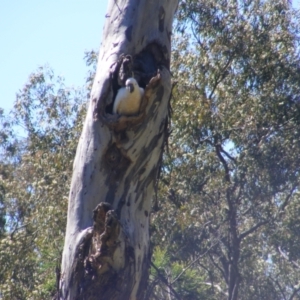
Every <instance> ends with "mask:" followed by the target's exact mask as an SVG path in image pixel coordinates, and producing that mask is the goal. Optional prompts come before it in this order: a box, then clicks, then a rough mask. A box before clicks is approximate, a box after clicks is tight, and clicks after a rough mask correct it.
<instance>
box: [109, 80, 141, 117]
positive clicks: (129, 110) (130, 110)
mask: <svg viewBox="0 0 300 300" xmlns="http://www.w3.org/2000/svg"><path fill="white" fill-rule="evenodd" d="M143 95H144V89H143V88H141V87H139V84H138V83H137V81H136V80H135V79H134V78H128V79H127V80H126V83H125V87H122V88H120V89H119V90H118V93H117V96H116V99H115V102H114V107H113V113H114V114H119V115H125V116H130V115H134V114H137V113H138V112H139V109H140V105H141V100H142V97H143Z"/></svg>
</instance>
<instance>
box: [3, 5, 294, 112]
mask: <svg viewBox="0 0 300 300" xmlns="http://www.w3.org/2000/svg"><path fill="white" fill-rule="evenodd" d="M107 4H108V0H73V1H72V0H48V1H46V0H0V38H1V47H0V58H1V59H0V68H1V71H0V107H2V108H4V109H5V111H6V112H8V111H9V110H10V109H11V108H12V106H13V103H14V100H15V95H16V93H17V92H18V90H20V89H21V88H22V87H23V85H24V84H25V82H26V81H27V78H28V76H29V75H30V73H32V72H34V71H35V70H36V69H37V68H38V66H42V65H45V64H48V65H49V66H50V67H52V68H53V69H54V72H55V74H56V75H62V76H63V77H65V84H66V85H69V86H70V85H74V86H82V85H83V84H84V78H85V75H86V72H87V67H86V66H85V62H84V60H83V56H84V51H85V50H92V49H94V50H98V48H99V47H100V42H101V35H102V30H103V25H104V21H105V14H106V9H107ZM293 5H294V6H295V7H298V8H299V0H294V1H293Z"/></svg>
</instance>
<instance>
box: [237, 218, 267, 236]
mask: <svg viewBox="0 0 300 300" xmlns="http://www.w3.org/2000/svg"><path fill="white" fill-rule="evenodd" d="M267 223H268V221H262V222H259V223H257V224H256V225H255V226H253V227H251V228H250V229H248V230H246V231H244V232H243V233H241V234H240V236H239V237H238V239H239V240H240V241H241V240H242V239H244V238H245V237H246V236H247V235H249V234H251V233H252V232H254V231H255V230H256V229H258V228H259V227H261V226H263V225H265V224H267Z"/></svg>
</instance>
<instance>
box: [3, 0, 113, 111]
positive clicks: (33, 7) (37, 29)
mask: <svg viewBox="0 0 300 300" xmlns="http://www.w3.org/2000/svg"><path fill="white" fill-rule="evenodd" d="M107 4H108V0H50V1H49V0H48V1H46V0H1V1H0V38H1V47H0V58H1V59H0V68H1V71H0V107H2V108H4V109H5V112H8V111H9V110H10V109H11V108H12V106H13V102H14V100H15V96H16V93H17V92H18V90H20V89H21V88H22V87H23V85H24V84H25V82H26V81H27V78H28V76H29V75H30V73H32V72H34V71H35V70H36V69H37V68H38V66H42V65H45V64H48V65H49V66H50V67H51V68H53V69H54V72H55V74H56V75H62V76H63V77H65V84H66V85H69V86H70V85H75V86H82V85H83V84H84V78H85V76H86V72H87V67H86V66H85V61H84V60H83V57H84V51H85V50H92V49H94V50H98V48H99V47H100V42H101V35H102V30H103V25H104V20H105V14H106V9H107Z"/></svg>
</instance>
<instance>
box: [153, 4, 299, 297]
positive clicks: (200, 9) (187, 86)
mask: <svg viewBox="0 0 300 300" xmlns="http://www.w3.org/2000/svg"><path fill="white" fill-rule="evenodd" d="M177 17H178V18H177V29H178V32H182V33H183V34H179V35H178V37H177V41H176V45H174V47H173V49H174V51H173V60H172V62H173V65H172V71H173V75H174V81H175V82H176V86H175V88H174V90H173V99H174V100H173V104H172V107H173V118H172V135H171V137H170V140H169V152H168V155H166V157H165V159H164V162H165V164H164V167H163V168H162V175H163V176H162V181H161V194H160V197H159V198H160V199H161V201H159V203H160V206H161V210H160V211H159V212H158V213H157V214H156V215H154V217H153V218H154V228H153V230H154V235H153V243H154V245H155V246H154V247H155V250H154V257H153V258H154V264H155V265H156V267H157V269H158V271H157V270H156V269H154V270H153V283H152V284H153V285H152V286H150V287H149V288H152V291H153V292H152V295H153V297H154V299H167V297H169V298H168V299H299V297H300V296H299V291H300V289H299V255H298V253H299V239H298V236H299V224H300V223H299V220H298V217H297V212H299V191H298V187H299V166H300V161H299V155H298V153H299V150H300V149H299V146H300V144H299V141H300V139H299V138H300V136H299V120H300V115H299V112H300V111H299V108H300V105H299V99H300V98H299V95H300V88H299V86H300V85H299V83H300V78H299V25H298V24H299V22H298V19H299V14H298V12H295V11H293V10H292V9H291V7H289V6H288V4H286V3H284V2H283V1H182V2H181V6H180V8H179V13H178V15H177ZM187 33H190V35H189V34H187ZM295 212H296V213H295ZM160 228H165V229H166V230H164V231H162V230H160ZM170 232H172V234H170ZM158 245H159V246H158ZM296 253H297V254H296ZM162 256H163V257H164V259H162ZM165 261H167V263H165ZM180 266H181V267H180ZM162 275H163V276H164V278H165V280H163V281H162V280H160V279H161V276H162ZM187 277H189V278H190V280H187ZM187 282H189V283H190V284H191V283H192V286H191V285H188V284H187ZM153 286H155V288H153ZM170 287H171V288H172V289H171V288H170ZM176 293H177V294H176ZM178 295H179V296H178Z"/></svg>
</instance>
